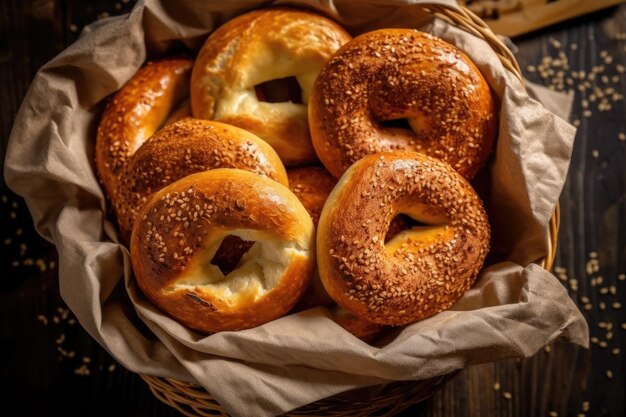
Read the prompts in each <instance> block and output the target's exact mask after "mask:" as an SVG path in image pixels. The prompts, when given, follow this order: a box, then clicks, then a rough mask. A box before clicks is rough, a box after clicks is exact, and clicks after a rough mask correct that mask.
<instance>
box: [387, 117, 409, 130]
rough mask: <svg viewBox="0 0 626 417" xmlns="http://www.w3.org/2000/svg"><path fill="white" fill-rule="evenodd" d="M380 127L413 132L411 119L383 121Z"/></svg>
mask: <svg viewBox="0 0 626 417" xmlns="http://www.w3.org/2000/svg"><path fill="white" fill-rule="evenodd" d="M380 125H381V126H382V127H384V128H387V129H403V130H408V131H411V132H412V131H413V129H412V128H411V125H410V124H409V119H407V118H402V119H391V120H382V121H381V122H380Z"/></svg>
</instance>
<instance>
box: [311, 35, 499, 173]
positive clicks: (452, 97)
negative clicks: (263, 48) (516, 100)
mask: <svg viewBox="0 0 626 417" xmlns="http://www.w3.org/2000/svg"><path fill="white" fill-rule="evenodd" d="M394 119H407V121H408V123H409V125H410V127H411V129H405V128H399V127H384V126H383V124H382V123H383V122H384V121H389V120H394ZM309 124H310V128H311V137H312V140H313V145H314V147H315V151H316V152H317V155H318V156H319V158H320V160H321V161H322V163H323V164H324V166H326V168H327V169H328V170H329V171H330V172H331V173H332V174H333V175H335V176H336V177H339V176H341V174H342V173H343V172H344V171H345V170H346V169H347V168H348V167H349V166H350V165H352V163H354V162H356V161H358V160H359V159H361V158H362V157H364V156H366V155H370V154H372V153H376V152H388V151H393V150H409V151H418V152H421V153H425V154H427V155H430V156H433V157H436V158H439V159H442V160H444V161H446V162H448V163H449V164H450V165H451V166H452V167H453V168H454V169H456V170H457V171H458V172H459V173H460V174H461V175H462V176H464V177H465V178H466V179H471V178H472V177H473V176H474V175H475V174H476V172H477V171H478V170H479V169H480V168H481V167H482V165H483V164H484V163H485V161H486V159H487V157H488V156H489V153H490V151H491V148H492V145H493V142H494V139H495V135H496V127H497V126H496V125H497V122H496V115H495V107H494V100H493V98H492V95H491V91H490V90H489V86H488V84H487V82H486V81H485V79H484V78H483V76H482V75H481V73H480V71H479V70H478V69H477V68H476V66H475V65H474V64H473V63H472V61H471V60H470V59H469V58H468V57H467V56H466V55H465V54H463V53H462V52H461V51H460V50H459V49H457V48H456V47H454V46H453V45H450V44H448V43H446V42H444V41H442V40H440V39H438V38H435V37H433V36H431V35H429V34H426V33H422V32H419V31H417V30H412V29H382V30H377V31H374V32H369V33H366V34H364V35H361V36H359V37H357V38H355V39H353V40H352V41H351V42H349V43H348V44H346V45H345V46H343V47H342V48H341V49H340V50H339V51H338V52H337V53H336V54H335V55H334V56H333V58H332V59H331V60H330V61H329V62H328V63H327V64H326V66H325V67H324V69H323V70H322V72H321V73H320V75H319V77H318V78H317V80H316V82H315V84H314V87H313V92H312V95H311V100H310V103H309Z"/></svg>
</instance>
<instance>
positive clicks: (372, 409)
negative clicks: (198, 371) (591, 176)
mask: <svg viewBox="0 0 626 417" xmlns="http://www.w3.org/2000/svg"><path fill="white" fill-rule="evenodd" d="M424 11H426V12H427V13H431V14H433V15H434V16H436V17H438V18H440V19H443V20H445V21H446V22H449V23H451V24H454V25H456V26H458V27H460V28H462V29H465V30H466V31H468V32H469V33H471V34H473V35H475V36H477V37H479V38H482V39H484V40H485V41H487V42H488V43H489V45H490V46H491V47H492V48H493V50H494V51H495V53H496V54H497V56H498V57H499V58H500V60H501V61H502V64H503V65H504V67H505V68H506V69H508V70H509V71H511V72H512V73H513V74H515V75H516V76H517V77H518V78H519V79H520V81H522V82H523V79H522V74H521V70H520V67H519V65H518V63H517V61H516V60H515V57H514V56H513V54H512V52H511V51H510V50H509V49H508V48H507V47H506V46H505V45H504V43H502V41H501V40H500V39H499V38H498V37H497V36H496V35H495V34H494V33H493V32H492V31H491V29H489V27H488V26H487V24H486V23H485V22H484V21H482V20H481V19H480V18H479V17H478V16H476V15H475V14H474V13H472V12H471V11H469V10H468V9H466V8H464V7H463V6H460V9H459V10H454V9H451V8H449V7H447V6H443V5H428V6H424ZM559 221H560V211H559V207H558V206H557V207H556V210H555V212H554V215H553V216H552V218H551V219H550V227H549V230H548V236H547V237H546V239H547V242H548V255H547V256H546V258H545V259H543V260H542V261H541V262H540V265H541V266H542V267H543V268H545V269H547V270H550V269H551V268H552V264H553V262H554V256H555V253H556V244H557V234H558V230H559ZM455 375H456V372H453V373H451V374H447V375H443V376H440V377H436V378H432V379H427V380H420V381H398V382H393V383H390V384H387V385H385V386H384V387H383V388H382V389H381V390H379V391H378V392H377V393H376V394H375V395H371V394H370V391H368V389H367V388H365V389H362V390H354V391H350V392H348V393H342V394H339V395H336V396H333V397H329V398H325V399H323V400H319V401H316V402H314V403H311V404H308V405H306V406H303V407H300V408H298V409H296V410H293V411H291V412H290V413H288V414H287V415H289V416H300V417H302V416H309V417H317V416H352V417H357V416H369V415H376V416H378V417H384V416H392V415H394V414H397V413H399V412H400V411H402V410H404V409H406V408H407V407H409V406H411V405H413V404H415V403H418V402H420V401H423V400H425V399H426V398H428V397H430V396H431V395H432V394H434V393H435V392H436V391H437V390H438V389H439V388H441V387H442V386H443V385H444V384H445V383H446V382H447V381H449V380H450V379H452V378H453V377H454V376H455ZM141 377H142V378H143V380H144V381H146V383H147V384H148V385H149V387H150V390H151V391H152V393H153V394H154V395H155V396H156V397H157V398H158V399H159V400H161V401H163V402H164V403H165V404H168V405H170V406H171V407H173V408H175V409H177V410H178V411H180V412H181V413H182V414H184V415H186V416H190V417H196V416H227V415H228V414H226V412H225V411H224V409H223V408H222V407H221V406H220V405H219V404H218V403H217V401H215V400H214V399H213V397H211V395H210V394H209V393H208V392H207V391H206V390H204V389H203V388H202V387H200V386H198V385H194V384H191V383H187V382H181V381H178V380H175V379H171V378H162V377H154V376H148V375H141Z"/></svg>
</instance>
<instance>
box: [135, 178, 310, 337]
mask: <svg viewBox="0 0 626 417" xmlns="http://www.w3.org/2000/svg"><path fill="white" fill-rule="evenodd" d="M139 216H140V217H139V218H140V219H142V220H141V221H137V222H136V223H135V227H134V228H133V233H132V238H131V259H132V264H133V270H134V272H135V277H136V280H137V284H138V286H139V288H140V289H141V290H142V291H143V293H144V294H145V295H146V297H147V298H148V299H149V300H150V301H152V303H154V304H155V305H156V306H158V307H159V308H160V309H161V310H163V311H164V312H165V313H167V314H168V315H170V316H171V317H173V318H174V319H175V320H177V321H179V322H181V323H183V324H184V325H186V326H188V327H189V328H192V329H195V330H197V331H200V332H203V333H210V332H218V331H225V330H241V329H247V328H250V327H254V326H258V325H260V324H263V323H266V322H268V321H270V320H273V319H276V318H278V317H280V316H282V315H284V314H285V313H287V312H288V311H289V310H290V309H291V308H292V307H293V306H294V304H295V303H296V301H297V300H298V298H299V297H300V296H301V295H302V293H303V292H304V290H305V289H306V287H307V285H308V283H309V279H310V276H311V274H312V273H313V268H314V266H315V236H314V227H313V222H312V221H311V218H310V216H309V214H308V213H307V212H306V210H305V209H304V207H303V206H302V204H300V202H299V201H298V199H297V198H296V197H295V196H294V195H293V193H291V191H289V189H288V188H287V187H285V186H284V185H282V184H279V183H278V182H276V181H273V180H271V179H269V178H267V177H263V176H260V175H257V174H253V173H250V172H247V171H242V170H237V169H215V170H211V171H205V172H201V173H197V174H192V175H189V176H187V177H185V178H183V179H181V180H178V181H176V182H174V183H172V184H170V185H168V186H167V187H165V188H163V189H162V190H161V191H159V192H157V193H155V194H154V196H153V197H152V198H151V199H150V201H149V202H148V204H147V205H145V206H144V208H143V209H142V210H141V212H140V213H139ZM229 235H234V236H238V237H240V238H242V239H243V240H246V241H254V242H255V243H254V245H253V246H252V248H251V249H250V250H249V251H248V252H247V253H246V254H245V255H244V256H243V257H242V258H241V261H240V262H239V264H238V265H237V267H236V269H234V270H233V271H232V272H230V273H228V274H227V275H224V274H223V273H222V272H221V270H220V269H219V268H217V267H216V266H215V265H213V264H212V263H210V262H211V260H212V258H213V256H214V254H215V252H216V251H217V249H218V247H219V246H220V244H221V242H222V241H223V240H224V238H225V237H226V236H229Z"/></svg>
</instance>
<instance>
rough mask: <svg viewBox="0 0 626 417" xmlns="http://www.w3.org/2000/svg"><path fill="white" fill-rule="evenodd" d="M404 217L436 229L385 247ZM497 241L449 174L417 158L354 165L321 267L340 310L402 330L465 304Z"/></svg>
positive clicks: (331, 221)
mask: <svg viewBox="0 0 626 417" xmlns="http://www.w3.org/2000/svg"><path fill="white" fill-rule="evenodd" d="M399 213H402V214H405V215H408V216H410V217H411V218H413V219H415V220H416V221H418V222H421V223H425V224H426V225H427V226H416V227H413V228H411V229H408V230H405V231H403V232H401V233H399V234H397V235H396V236H394V237H393V238H392V239H391V240H390V241H388V242H387V243H385V242H384V236H385V233H386V232H387V229H388V228H389V224H390V223H391V220H392V219H393V218H394V217H395V216H396V215H397V214H399ZM489 239H490V227H489V221H488V218H487V214H486V213H485V210H484V208H483V205H482V202H481V200H480V198H479V197H478V195H477V194H476V193H475V191H474V190H473V188H472V187H471V186H470V185H469V183H468V182H467V181H466V180H465V179H463V177H461V176H460V175H459V174H458V173H457V172H456V171H454V170H453V169H452V168H451V167H450V166H449V165H448V164H446V163H445V162H442V161H439V160H437V159H434V158H430V157H428V156H425V155H422V154H419V153H416V152H392V153H381V154H374V155H370V156H367V157H365V158H363V159H361V160H359V161H358V162H356V163H355V164H354V165H352V166H351V167H350V168H349V169H348V170H347V171H346V172H345V174H344V175H343V176H342V177H341V179H340V180H339V182H338V184H337V186H336V187H335V188H334V190H333V192H332V193H331V195H330V196H329V197H328V200H327V201H326V204H325V205H324V209H323V210H322V214H321V217H320V221H319V224H318V230H317V245H318V246H317V255H318V263H317V266H318V270H319V274H320V278H321V280H322V283H323V285H324V287H325V288H326V291H328V293H329V294H330V296H331V297H332V298H333V299H334V300H335V301H336V302H337V304H339V305H341V306H342V307H344V308H345V309H346V310H348V311H350V312H351V313H353V314H355V315H357V316H359V317H361V318H363V319H365V320H367V321H369V322H372V323H378V324H385V325H394V326H399V325H405V324H409V323H412V322H415V321H417V320H420V319H423V318H426V317H429V316H432V315H434V314H436V313H438V312H440V311H442V310H445V309H447V308H449V307H450V306H451V305H452V304H453V303H454V302H455V301H456V300H458V299H459V298H460V297H461V296H462V295H463V293H464V292H465V291H466V290H467V289H468V288H469V287H470V286H471V285H472V283H473V282H474V280H475V278H476V276H477V275H478V273H479V271H480V270H481V268H482V265H483V262H484V260H485V257H486V255H487V252H488V250H489Z"/></svg>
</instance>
